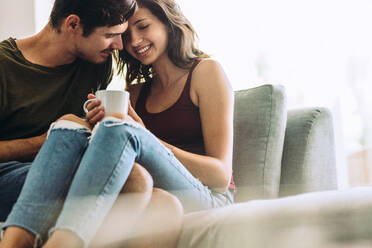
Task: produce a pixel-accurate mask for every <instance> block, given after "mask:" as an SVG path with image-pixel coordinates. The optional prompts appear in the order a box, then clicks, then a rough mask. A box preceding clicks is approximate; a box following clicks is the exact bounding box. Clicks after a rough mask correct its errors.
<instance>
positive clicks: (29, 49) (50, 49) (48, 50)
mask: <svg viewBox="0 0 372 248" xmlns="http://www.w3.org/2000/svg"><path fill="white" fill-rule="evenodd" d="M16 43H17V46H18V49H19V50H20V51H21V52H22V55H23V56H24V57H25V59H26V60H28V61H29V62H31V63H33V64H37V65H41V66H45V67H57V66H60V65H65V64H71V63H72V62H74V61H75V59H76V56H75V55H74V54H73V53H71V52H70V51H71V50H72V49H71V46H72V44H71V40H70V41H68V39H67V37H65V36H64V35H63V34H62V33H58V32H57V31H56V30H55V29H53V28H52V27H51V26H50V25H49V24H48V25H47V26H45V27H44V29H43V30H41V31H40V32H39V33H37V34H36V35H34V36H31V37H28V38H24V39H20V40H16Z"/></svg>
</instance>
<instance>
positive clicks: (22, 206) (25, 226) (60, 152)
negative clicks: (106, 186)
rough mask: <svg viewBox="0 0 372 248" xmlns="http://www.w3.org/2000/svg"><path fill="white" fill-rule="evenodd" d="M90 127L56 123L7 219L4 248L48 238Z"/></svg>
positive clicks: (73, 120)
mask: <svg viewBox="0 0 372 248" xmlns="http://www.w3.org/2000/svg"><path fill="white" fill-rule="evenodd" d="M78 123H79V124H78ZM88 127H89V125H87V124H86V123H85V122H84V121H83V120H81V119H80V118H78V117H76V116H73V115H66V116H64V117H62V118H61V119H60V120H59V121H58V122H56V124H55V125H54V127H53V128H52V129H51V132H50V134H49V137H48V138H47V140H46V141H45V143H44V145H43V146H42V148H41V149H40V151H39V153H38V155H37V156H36V158H35V160H34V162H33V163H32V165H31V168H30V170H29V172H28V175H27V178H26V181H25V184H24V186H23V188H22V191H21V194H20V196H19V198H18V200H17V203H16V204H15V205H14V207H13V209H12V212H11V213H10V215H9V216H8V218H7V221H6V223H5V225H4V228H6V230H5V232H4V237H3V240H2V242H1V248H6V247H13V248H14V247H22V246H21V244H22V243H23V244H24V245H27V244H28V243H29V240H30V239H32V240H33V242H36V243H38V242H40V239H41V238H45V237H46V234H47V232H48V230H49V228H50V227H51V226H53V224H54V223H55V221H56V219H57V216H58V214H59V212H60V210H61V208H62V205H63V201H64V198H65V196H66V194H67V191H68V188H69V186H70V183H71V181H72V178H73V176H74V173H75V171H76V168H77V167H78V165H79V162H80V159H81V157H82V154H83V153H84V151H85V148H86V146H87V144H88V137H89V136H90V131H89V128H88ZM8 227H9V228H8ZM10 227H11V228H10ZM35 237H36V238H35ZM23 241H25V242H23ZM26 241H27V242H26ZM23 247H25V246H23Z"/></svg>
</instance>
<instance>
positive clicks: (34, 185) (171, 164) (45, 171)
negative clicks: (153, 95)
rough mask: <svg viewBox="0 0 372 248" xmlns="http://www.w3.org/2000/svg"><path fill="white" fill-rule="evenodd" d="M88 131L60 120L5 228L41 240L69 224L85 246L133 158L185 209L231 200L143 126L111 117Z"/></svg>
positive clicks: (35, 162) (111, 203)
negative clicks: (20, 230)
mask: <svg viewBox="0 0 372 248" xmlns="http://www.w3.org/2000/svg"><path fill="white" fill-rule="evenodd" d="M72 126H73V128H72ZM90 135H91V133H90V132H89V130H88V129H86V128H84V127H82V126H80V125H79V124H76V123H73V122H69V121H59V122H57V124H56V126H54V127H53V128H52V129H51V132H50V134H49V136H48V139H47V140H46V142H45V144H44V145H43V146H42V148H41V150H40V152H39V153H38V155H37V156H36V158H35V161H34V162H33V164H32V166H31V169H30V171H29V173H28V176H27V178H26V181H25V184H24V187H23V189H22V192H21V194H20V196H19V198H18V200H17V203H16V204H15V205H14V207H13V209H12V212H11V213H10V215H9V216H8V219H7V221H6V223H5V225H4V227H7V226H20V227H23V228H25V229H27V230H29V231H30V232H32V233H34V234H35V235H36V236H37V237H38V238H40V239H45V238H46V234H47V233H48V231H49V230H52V231H53V230H55V229H67V230H70V231H72V232H73V233H75V234H76V235H77V236H78V237H80V238H81V239H82V240H83V242H84V244H85V245H87V244H88V243H89V242H90V240H91V239H92V238H93V236H94V234H95V233H96V231H97V230H98V228H99V226H100V225H101V224H102V222H103V219H104V218H105V216H106V215H107V213H108V212H109V210H110V209H111V207H112V205H113V204H114V202H115V200H116V198H117V197H118V194H119V193H120V191H121V189H122V187H123V185H124V184H125V182H126V180H127V178H128V176H129V174H130V172H131V170H132V167H133V164H134V162H138V163H139V164H141V165H142V166H143V167H144V168H146V170H147V171H148V172H149V173H150V174H151V175H152V177H153V181H154V187H159V188H162V189H165V190H167V191H169V192H171V193H173V194H174V195H175V196H177V197H178V199H179V200H180V201H181V203H182V205H183V207H184V209H185V211H186V212H190V211H195V210H202V209H209V208H214V207H220V206H223V205H228V204H231V203H232V195H231V193H229V192H227V193H226V194H221V193H217V192H214V191H212V190H210V189H208V187H206V186H204V185H203V184H202V183H200V181H198V180H197V179H195V178H194V177H193V176H192V175H191V174H190V173H189V171H188V170H187V169H186V168H185V167H184V166H183V165H182V164H181V163H180V162H179V161H178V160H177V159H176V158H175V156H174V155H173V154H172V153H171V152H170V150H169V149H168V148H166V147H165V146H164V145H162V144H161V143H160V142H159V141H158V140H157V138H156V137H155V136H154V135H152V134H151V133H150V132H149V131H147V130H145V129H144V128H142V127H141V126H138V125H134V124H130V123H125V122H123V121H121V120H118V119H115V118H107V119H105V120H103V121H102V122H101V123H100V124H99V125H98V129H97V131H96V132H95V134H94V135H93V137H92V138H91V140H90V141H89V138H90ZM53 226H54V227H53ZM52 227H53V228H52Z"/></svg>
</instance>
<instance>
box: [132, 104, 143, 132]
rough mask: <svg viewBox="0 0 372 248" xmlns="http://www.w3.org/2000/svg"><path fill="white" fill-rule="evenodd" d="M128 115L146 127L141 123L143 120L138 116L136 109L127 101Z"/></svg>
mask: <svg viewBox="0 0 372 248" xmlns="http://www.w3.org/2000/svg"><path fill="white" fill-rule="evenodd" d="M128 115H129V116H130V117H132V119H133V120H134V121H135V122H137V123H138V124H140V125H141V126H143V127H144V128H146V127H145V124H144V123H143V121H142V119H141V117H139V116H138V114H137V113H136V111H135V110H134V109H133V107H132V105H131V104H130V102H129V104H128Z"/></svg>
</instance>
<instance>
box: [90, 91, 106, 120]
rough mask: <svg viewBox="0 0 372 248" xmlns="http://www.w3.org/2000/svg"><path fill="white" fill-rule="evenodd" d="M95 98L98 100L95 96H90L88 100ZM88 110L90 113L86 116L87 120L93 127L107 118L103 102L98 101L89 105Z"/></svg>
mask: <svg viewBox="0 0 372 248" xmlns="http://www.w3.org/2000/svg"><path fill="white" fill-rule="evenodd" d="M94 98H96V96H95V95H94V94H88V99H94ZM87 110H88V113H87V114H86V115H85V118H86V119H87V121H88V122H89V124H90V125H92V126H94V125H95V124H96V123H97V122H99V121H101V120H102V119H103V117H104V116H105V109H104V108H103V106H101V101H100V100H98V99H96V100H95V101H92V102H90V103H88V105H87Z"/></svg>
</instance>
